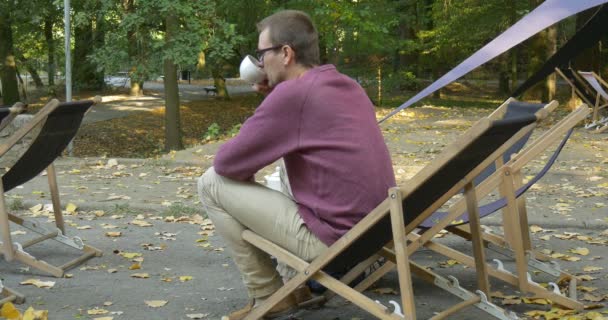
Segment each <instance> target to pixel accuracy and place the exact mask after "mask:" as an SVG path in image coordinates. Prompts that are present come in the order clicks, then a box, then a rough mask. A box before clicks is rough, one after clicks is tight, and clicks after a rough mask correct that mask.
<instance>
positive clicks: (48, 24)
mask: <svg viewBox="0 0 608 320" xmlns="http://www.w3.org/2000/svg"><path fill="white" fill-rule="evenodd" d="M44 38H45V40H46V50H47V51H46V52H47V61H48V62H47V69H46V71H47V74H48V84H49V87H50V86H54V85H55V41H53V19H52V18H51V17H46V19H45V21H44Z"/></svg>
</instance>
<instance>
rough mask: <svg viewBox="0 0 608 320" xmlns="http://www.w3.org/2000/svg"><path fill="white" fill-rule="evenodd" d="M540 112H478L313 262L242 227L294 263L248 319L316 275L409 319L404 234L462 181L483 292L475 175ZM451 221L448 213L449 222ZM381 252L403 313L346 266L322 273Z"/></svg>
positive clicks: (386, 313) (370, 306) (381, 310)
mask: <svg viewBox="0 0 608 320" xmlns="http://www.w3.org/2000/svg"><path fill="white" fill-rule="evenodd" d="M545 116H546V112H544V110H541V111H539V112H538V113H537V114H536V115H534V114H533V115H526V116H522V117H518V118H515V119H510V120H497V121H494V120H491V119H489V118H484V119H482V120H480V121H479V122H478V123H477V124H476V125H474V126H473V127H472V128H471V129H469V130H468V131H467V132H466V133H465V134H463V135H462V136H461V138H460V140H459V141H457V142H455V143H454V144H453V145H451V146H450V147H447V148H446V149H445V151H444V152H443V153H441V154H440V155H439V156H438V157H437V158H436V159H435V160H434V161H433V162H432V163H431V164H429V165H428V166H426V167H425V168H424V169H422V170H421V171H420V172H419V173H418V174H417V175H416V176H414V177H413V178H412V179H411V180H410V181H408V184H407V185H405V186H402V187H395V188H391V189H390V190H388V197H387V198H386V199H385V200H384V201H383V202H382V203H381V204H379V205H378V206H377V207H376V208H375V209H374V210H373V211H372V212H370V213H369V214H368V215H367V216H366V217H365V218H364V219H363V220H361V221H360V222H359V223H358V224H356V225H355V226H354V227H353V228H352V229H351V230H350V231H349V232H348V233H347V234H345V235H344V236H343V237H342V238H340V239H339V240H338V241H337V242H336V243H334V244H333V245H332V246H330V247H329V248H328V250H327V251H326V252H324V253H323V254H321V255H320V256H319V257H317V258H316V259H314V260H313V261H312V262H311V263H308V262H305V261H303V260H302V259H300V258H298V257H297V256H295V255H293V254H291V253H290V252H288V251H286V250H285V249H283V248H281V247H280V245H278V244H274V243H272V242H270V241H268V240H266V239H264V238H263V237H261V236H259V235H257V234H255V233H253V232H251V231H250V230H246V231H244V232H243V234H242V236H243V239H245V240H246V241H248V242H250V243H251V244H253V245H254V246H256V247H258V248H260V249H261V250H263V251H265V252H267V253H269V254H270V255H273V256H275V257H276V258H277V259H278V260H280V261H282V262H285V263H286V264H288V265H289V266H291V267H292V268H294V269H295V270H296V271H298V274H297V275H296V276H295V277H294V278H292V279H291V280H290V281H288V282H287V283H286V284H285V285H284V286H283V287H282V288H281V289H279V290H278V291H277V292H275V293H274V294H273V295H272V296H271V297H270V298H269V299H268V300H266V301H265V302H264V303H263V304H262V305H260V306H259V307H257V308H255V309H254V310H253V312H252V313H251V314H250V315H248V317H247V318H246V319H260V318H261V317H262V316H263V315H264V314H265V313H266V312H267V311H268V310H269V309H270V308H272V307H273V306H274V305H275V304H276V303H278V302H279V301H281V300H282V299H283V298H285V297H286V296H287V295H288V294H290V293H291V292H293V290H295V289H296V288H297V287H298V286H300V285H302V284H304V283H305V282H306V280H308V279H314V280H316V281H318V282H319V283H321V284H322V285H324V286H325V287H327V288H328V289H329V290H331V291H333V292H335V293H337V294H338V295H340V296H342V297H344V298H345V299H347V300H349V301H351V302H353V303H354V304H356V305H357V306H359V307H361V308H362V309H364V310H366V311H367V312H369V313H371V314H373V315H374V316H376V317H378V318H380V319H415V318H416V312H415V306H414V300H413V299H414V295H413V289H412V284H411V277H410V263H409V252H410V251H409V250H408V248H407V247H408V246H407V242H406V234H408V233H410V232H411V231H413V230H414V229H416V228H418V226H419V225H420V223H422V222H423V221H424V220H426V219H427V218H428V217H429V216H430V215H431V214H432V213H433V212H435V211H436V210H437V209H439V208H440V207H441V206H442V205H443V204H445V203H446V202H447V201H448V200H449V199H450V198H452V197H453V196H454V195H456V194H458V193H459V191H460V190H462V189H463V188H464V189H465V195H466V198H467V203H468V211H469V212H470V213H471V217H472V221H476V222H477V223H473V224H472V230H473V232H472V235H473V246H474V252H475V256H476V261H478V263H477V271H478V282H479V287H480V288H482V291H483V293H484V295H485V296H488V294H489V283H488V275H487V272H486V270H487V266H486V264H485V262H484V261H485V258H484V249H483V243H482V239H481V230H480V225H479V220H478V219H475V217H476V213H477V212H478V211H477V200H476V199H475V192H474V190H475V188H474V183H473V179H474V178H475V177H476V176H477V175H479V174H480V173H481V171H482V170H483V169H484V168H486V167H487V166H488V165H489V164H491V163H493V162H494V161H495V160H496V159H497V158H498V157H500V156H501V155H502V154H503V153H504V152H505V151H506V150H507V149H508V148H509V147H510V146H511V145H513V144H514V143H515V142H516V141H517V140H519V139H521V138H522V137H523V136H524V135H526V134H528V133H529V132H530V131H531V130H532V129H533V128H534V127H535V125H536V121H537V120H538V119H542V118H544V117H545ZM449 222H451V221H448V222H447V224H449ZM390 242H392V243H393V244H394V250H392V251H391V250H387V249H385V248H384V247H385V245H387V244H389V243H390ZM379 256H384V257H387V258H388V259H389V260H392V261H395V263H396V265H397V272H398V277H399V286H400V292H401V302H402V305H403V307H404V314H399V313H398V312H393V313H391V311H390V310H389V309H388V308H387V307H385V306H383V305H381V304H379V303H376V302H374V301H373V300H371V299H369V298H368V297H366V296H365V295H363V294H361V293H360V292H358V291H357V290H355V289H353V288H351V287H349V286H348V285H346V284H345V283H348V279H346V278H348V277H350V276H351V272H349V273H347V275H346V276H344V278H345V279H343V280H342V281H341V280H337V279H335V278H333V277H331V276H329V275H328V273H330V272H335V271H341V270H344V269H349V268H351V267H353V266H355V265H356V264H357V263H359V262H361V261H364V260H365V261H369V260H373V259H377V257H379ZM365 261H364V262H365ZM355 269H357V267H355ZM414 271H415V272H418V271H420V272H422V273H423V274H424V275H427V276H428V275H429V274H430V273H429V271H428V270H426V269H424V268H420V270H418V269H417V268H414ZM428 277H432V275H430V276H428ZM482 300H483V297H482V296H472V297H468V300H467V301H465V302H463V303H461V304H458V305H456V306H454V307H452V308H450V309H448V310H445V311H444V312H443V313H442V314H440V315H438V318H441V317H444V316H445V315H448V314H452V313H454V312H456V311H458V310H460V309H462V308H464V307H466V306H468V305H471V304H475V303H479V302H482ZM505 319H507V318H506V317H505Z"/></svg>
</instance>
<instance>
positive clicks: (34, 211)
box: [28, 204, 42, 213]
mask: <svg viewBox="0 0 608 320" xmlns="http://www.w3.org/2000/svg"><path fill="white" fill-rule="evenodd" d="M28 210H30V212H31V213H37V212H40V211H42V205H41V204H37V205H35V206H33V207H31V208H29V209H28Z"/></svg>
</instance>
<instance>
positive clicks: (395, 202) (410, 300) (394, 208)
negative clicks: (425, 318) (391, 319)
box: [389, 188, 416, 319]
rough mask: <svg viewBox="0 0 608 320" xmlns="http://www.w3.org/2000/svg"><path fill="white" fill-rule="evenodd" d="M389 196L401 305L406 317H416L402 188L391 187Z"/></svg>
mask: <svg viewBox="0 0 608 320" xmlns="http://www.w3.org/2000/svg"><path fill="white" fill-rule="evenodd" d="M389 198H390V210H391V226H392V231H393V242H394V244H395V253H396V255H397V274H398V276H399V289H400V292H401V305H402V306H403V309H404V315H405V317H406V319H416V305H415V304H414V290H413V288H412V275H411V273H410V263H409V255H408V253H407V242H406V241H407V238H406V236H405V228H404V226H405V223H404V221H403V204H402V199H403V197H402V195H401V190H400V189H399V188H391V189H390V190H389Z"/></svg>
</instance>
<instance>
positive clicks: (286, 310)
mask: <svg viewBox="0 0 608 320" xmlns="http://www.w3.org/2000/svg"><path fill="white" fill-rule="evenodd" d="M254 308H255V300H254V299H252V300H251V301H249V303H247V305H246V306H245V307H243V308H242V309H239V310H236V311H234V312H232V313H230V314H229V315H228V316H223V317H222V320H241V319H244V318H245V317H246V316H247V315H249V313H250V312H251V311H252V310H253V309H254ZM297 309H298V305H297V303H296V299H295V297H294V296H293V294H291V295H289V296H287V298H285V299H283V300H282V301H281V302H279V303H277V304H276V305H275V306H274V307H272V308H271V309H270V310H269V311H268V312H267V313H266V314H265V315H264V319H274V318H278V317H282V316H287V315H290V314H292V313H294V312H295V311H296V310H297Z"/></svg>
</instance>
